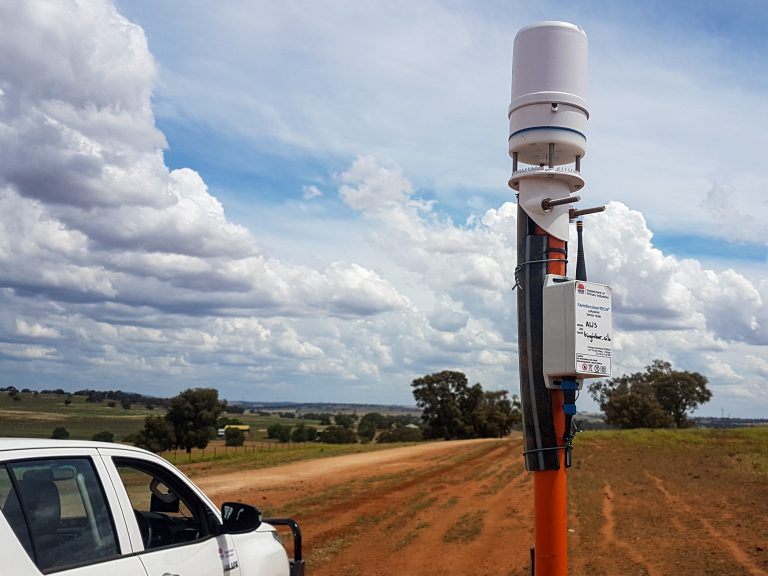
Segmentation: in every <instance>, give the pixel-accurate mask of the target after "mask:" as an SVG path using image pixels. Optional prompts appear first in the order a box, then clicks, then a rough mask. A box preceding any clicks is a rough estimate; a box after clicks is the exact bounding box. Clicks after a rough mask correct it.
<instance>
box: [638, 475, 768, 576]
mask: <svg viewBox="0 0 768 576" xmlns="http://www.w3.org/2000/svg"><path fill="white" fill-rule="evenodd" d="M645 475H646V476H647V477H648V478H649V479H650V480H652V481H653V483H654V486H655V487H656V489H657V490H658V491H659V492H660V493H661V495H662V496H663V497H664V499H665V500H666V502H667V504H668V505H669V507H670V508H671V509H673V510H674V509H677V510H680V511H681V512H682V513H683V514H684V515H685V516H686V518H688V519H689V520H690V519H692V518H695V519H696V521H697V522H698V523H699V524H700V525H701V526H702V527H703V528H704V530H705V531H706V532H707V533H708V534H709V535H710V536H711V538H712V541H713V543H715V544H716V545H718V546H719V547H720V548H721V549H722V550H724V551H725V552H727V553H729V554H730V555H731V557H732V558H733V559H734V560H735V561H736V563H737V564H739V565H740V566H741V567H742V568H744V569H745V570H746V571H747V572H748V573H749V574H750V575H751V576H768V572H766V571H765V570H763V569H762V568H760V566H758V565H757V564H756V563H755V562H754V561H753V560H752V558H750V557H749V554H747V552H746V551H745V550H744V549H743V548H741V546H739V545H738V543H737V542H736V541H735V540H733V539H731V538H729V537H727V536H726V535H724V534H723V533H722V532H721V531H720V530H718V529H717V528H715V526H714V525H713V524H712V523H711V522H710V521H709V520H707V519H706V518H703V517H702V516H701V515H700V514H697V513H696V512H695V511H694V509H693V508H692V507H691V506H689V505H688V504H687V503H686V502H685V501H684V500H683V499H682V498H680V497H679V496H675V495H674V494H672V492H670V491H669V490H668V489H667V488H666V486H665V485H664V480H662V479H661V478H659V477H658V476H654V475H653V474H651V473H650V472H648V471H647V470H646V471H645ZM677 522H678V524H682V523H681V522H680V520H679V518H678V519H677Z"/></svg>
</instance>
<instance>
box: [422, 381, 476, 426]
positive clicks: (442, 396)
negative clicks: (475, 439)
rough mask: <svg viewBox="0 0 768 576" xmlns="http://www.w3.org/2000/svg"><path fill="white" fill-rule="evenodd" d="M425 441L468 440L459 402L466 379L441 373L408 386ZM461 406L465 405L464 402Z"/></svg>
mask: <svg viewBox="0 0 768 576" xmlns="http://www.w3.org/2000/svg"><path fill="white" fill-rule="evenodd" d="M411 387H412V388H413V397H414V398H415V399H416V405H417V406H418V407H419V408H421V410H422V413H421V418H422V420H423V422H424V426H425V434H424V435H425V436H426V437H427V438H445V439H446V440H452V439H455V438H469V437H471V436H472V434H471V427H470V426H469V425H468V424H467V422H465V421H464V414H463V413H462V406H461V404H462V398H463V397H465V396H466V395H467V394H468V386H467V377H466V376H465V375H464V374H463V373H461V372H454V371H450V370H444V371H442V372H438V373H436V374H430V375H429V376H423V377H421V378H417V379H416V380H414V381H413V382H412V383H411ZM464 404H467V402H466V400H465V401H464Z"/></svg>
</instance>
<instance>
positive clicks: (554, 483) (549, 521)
mask: <svg viewBox="0 0 768 576" xmlns="http://www.w3.org/2000/svg"><path fill="white" fill-rule="evenodd" d="M536 233H537V234H545V235H546V232H544V230H542V229H541V228H539V227H538V226H537V227H536ZM547 246H548V247H549V248H559V249H562V250H565V247H566V243H565V242H563V241H562V240H558V239H557V238H555V237H553V236H548V237H547ZM547 258H548V259H554V260H562V262H547V273H548V274H559V275H561V276H565V254H563V253H561V252H549V253H548V255H547ZM550 398H551V401H552V419H553V421H554V425H555V436H556V438H557V445H558V446H564V445H565V442H564V440H563V437H564V436H565V414H564V412H563V392H562V391H561V390H551V391H550ZM558 460H559V462H560V469H559V470H540V471H535V472H533V507H534V521H535V527H534V569H535V573H534V576H567V574H568V525H567V509H566V503H567V500H566V487H567V483H566V474H565V471H566V468H565V450H564V449H563V450H558Z"/></svg>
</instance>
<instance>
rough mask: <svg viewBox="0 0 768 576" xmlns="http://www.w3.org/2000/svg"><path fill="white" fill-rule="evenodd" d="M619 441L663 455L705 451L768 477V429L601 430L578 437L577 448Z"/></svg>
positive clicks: (713, 456)
mask: <svg viewBox="0 0 768 576" xmlns="http://www.w3.org/2000/svg"><path fill="white" fill-rule="evenodd" d="M611 442H619V443H621V444H623V445H625V446H638V447H639V448H644V449H651V450H654V451H660V452H670V453H672V452H674V451H676V450H680V449H686V450H690V451H692V452H701V453H702V455H704V456H707V457H708V458H722V459H724V461H725V462H726V463H728V464H729V465H731V466H733V467H735V468H737V469H740V470H741V471H742V472H744V473H747V474H757V475H759V476H762V477H766V478H768V427H765V426H756V427H750V428H729V429H719V428H717V429H715V428H684V429H680V430H678V429H674V428H669V429H660V430H653V429H637V430H600V431H594V432H583V433H581V434H578V435H577V436H576V440H575V442H574V449H575V450H578V447H579V445H580V444H582V445H589V446H599V445H600V444H610V443H611Z"/></svg>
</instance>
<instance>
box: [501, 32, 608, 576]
mask: <svg viewBox="0 0 768 576" xmlns="http://www.w3.org/2000/svg"><path fill="white" fill-rule="evenodd" d="M587 52H588V50H587V35H586V33H585V32H584V30H582V29H581V27H579V26H577V25H575V24H570V23H567V22H553V21H550V22H539V23H536V24H532V25H530V26H526V27H524V28H522V29H521V30H520V31H518V33H517V35H516V36H515V40H514V47H513V62H512V99H511V104H510V106H509V112H508V117H509V154H510V156H511V157H512V176H511V177H510V179H509V186H510V187H511V188H512V189H513V190H515V191H516V193H517V198H518V213H517V267H516V269H515V276H516V278H515V279H516V284H515V288H516V289H517V313H518V350H519V358H520V397H521V402H522V408H523V433H524V444H525V449H524V453H523V454H524V458H525V465H526V469H527V470H528V471H530V472H533V475H534V483H533V484H534V509H535V515H534V522H535V528H534V547H533V548H532V550H531V573H532V574H533V575H534V576H565V575H566V574H567V573H568V559H567V534H568V527H567V509H566V487H567V485H566V469H567V468H568V467H569V466H570V465H571V453H572V441H573V436H574V430H573V416H574V415H575V414H576V398H577V397H578V392H579V390H580V389H581V387H582V385H583V381H584V379H586V378H606V377H609V376H610V375H611V350H612V347H611V340H612V336H611V307H612V306H611V288H610V287H609V286H607V285H604V284H598V283H595V282H587V273H586V263H585V258H584V247H583V223H582V221H581V220H578V219H579V218H580V217H581V216H584V215H587V214H592V213H595V212H601V211H603V210H605V207H604V206H599V207H594V208H586V209H577V208H574V207H573V205H574V204H575V203H576V202H578V201H579V200H580V196H579V195H578V194H577V193H581V192H582V191H583V190H584V187H585V180H584V178H583V176H582V174H581V164H582V159H583V158H584V155H585V153H586V144H587V136H586V126H587V120H588V118H589V109H588V107H587V101H586V84H587ZM576 220H578V221H577V222H576V231H577V261H576V270H575V278H569V277H567V276H566V264H567V262H568V240H569V235H570V231H571V223H572V222H574V221H576Z"/></svg>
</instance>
